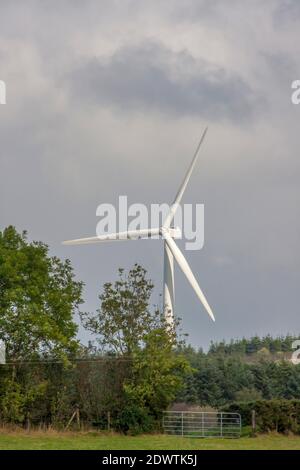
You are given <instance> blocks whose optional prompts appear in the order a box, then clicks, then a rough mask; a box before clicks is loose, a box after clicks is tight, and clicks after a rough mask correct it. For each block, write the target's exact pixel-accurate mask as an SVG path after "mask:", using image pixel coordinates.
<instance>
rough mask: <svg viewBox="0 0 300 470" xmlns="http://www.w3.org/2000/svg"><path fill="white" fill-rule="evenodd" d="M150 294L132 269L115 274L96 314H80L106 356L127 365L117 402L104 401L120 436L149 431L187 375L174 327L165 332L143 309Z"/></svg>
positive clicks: (138, 270) (157, 317)
mask: <svg viewBox="0 0 300 470" xmlns="http://www.w3.org/2000/svg"><path fill="white" fill-rule="evenodd" d="M152 289H153V284H152V282H151V281H150V280H149V279H147V277H146V270H145V269H144V268H142V267H141V266H139V265H137V264H135V265H134V266H133V268H132V269H131V270H129V272H128V273H124V270H123V269H119V277H118V280H117V281H116V282H115V283H114V284H112V283H106V284H105V285H104V291H103V293H102V294H101V295H100V296H99V299H100V301H101V305H100V309H99V310H98V311H97V314H96V315H91V314H84V315H82V321H83V324H84V326H85V327H86V328H88V329H89V330H90V331H92V332H93V333H94V334H97V340H98V342H99V344H100V347H101V348H102V350H104V351H106V357H107V355H110V356H111V357H112V358H115V359H118V360H120V361H124V362H126V364H127V371H126V372H127V373H126V375H124V376H123V382H122V392H123V394H122V397H120V396H118V397H116V399H115V401H114V400H113V399H111V401H110V411H111V412H112V417H113V419H114V422H115V423H116V425H117V427H118V428H119V429H122V430H124V431H131V432H137V431H146V430H150V427H151V426H152V425H153V423H154V422H155V420H157V418H158V417H159V416H160V414H161V412H162V411H163V410H165V409H166V408H167V407H168V406H169V405H170V403H171V402H172V401H173V400H174V398H175V396H176V393H177V392H178V390H179V388H180V387H181V386H182V385H183V376H184V374H185V373H186V371H187V370H190V369H189V366H188V362H187V360H186V359H185V358H184V357H183V355H182V354H180V353H178V352H177V349H178V347H179V346H182V343H181V341H179V339H178V337H177V335H176V332H175V328H174V329H172V328H170V327H168V326H167V324H166V322H165V319H164V317H163V316H162V315H161V313H160V312H159V311H158V310H155V309H151V308H150V307H149V303H150V297H151V293H152ZM177 326H178V322H177ZM120 398H121V400H120Z"/></svg>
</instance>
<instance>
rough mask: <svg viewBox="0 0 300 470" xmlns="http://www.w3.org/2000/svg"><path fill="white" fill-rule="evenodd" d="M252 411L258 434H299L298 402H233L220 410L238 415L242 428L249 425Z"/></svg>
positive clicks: (299, 410) (299, 415)
mask: <svg viewBox="0 0 300 470" xmlns="http://www.w3.org/2000/svg"><path fill="white" fill-rule="evenodd" d="M252 410H255V412H256V427H257V430H258V431H259V432H269V431H276V432H280V433H289V432H293V433H295V434H300V400H256V401H250V402H235V403H231V404H229V405H226V406H224V407H223V408H222V411H227V412H235V413H240V415H241V417H242V424H243V426H247V425H250V424H251V414H252Z"/></svg>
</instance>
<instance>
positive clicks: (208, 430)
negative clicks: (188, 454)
mask: <svg viewBox="0 0 300 470" xmlns="http://www.w3.org/2000/svg"><path fill="white" fill-rule="evenodd" d="M163 429H164V432H165V433H166V434H172V435H177V436H184V437H224V438H225V437H227V438H234V437H240V435H241V415H240V414H239V413H225V412H222V413H218V412H206V411H165V412H164V416H163Z"/></svg>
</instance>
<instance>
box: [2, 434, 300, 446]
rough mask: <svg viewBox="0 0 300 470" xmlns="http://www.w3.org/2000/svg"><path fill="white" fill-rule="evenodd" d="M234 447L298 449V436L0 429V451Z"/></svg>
mask: <svg viewBox="0 0 300 470" xmlns="http://www.w3.org/2000/svg"><path fill="white" fill-rule="evenodd" d="M12 449H16V450H21V449H35V450H46V449H50V450H55V449H57V450H63V449H65V450H67V449H70V450H84V449H86V450H135V449H141V450H163V449H166V450H196V449H200V450H209V449H215V450H230V449H233V450H237V449H240V450H242V449H253V450H254V449H261V450H268V449H270V450H271V449H274V450H275V449H281V450H285V449H286V450H296V449H300V436H282V435H277V434H267V435H262V436H258V437H254V438H253V437H242V438H240V439H192V438H181V437H173V436H166V435H159V434H156V435H143V436H122V435H119V434H101V433H95V432H89V433H83V432H82V433H71V432H69V433H58V432H54V431H52V432H45V433H44V432H35V431H32V432H29V433H25V432H20V431H16V432H6V431H0V450H12Z"/></svg>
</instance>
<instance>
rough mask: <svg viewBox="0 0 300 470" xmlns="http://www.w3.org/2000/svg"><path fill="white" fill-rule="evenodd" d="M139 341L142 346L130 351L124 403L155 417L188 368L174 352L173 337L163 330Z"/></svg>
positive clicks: (148, 334)
mask: <svg viewBox="0 0 300 470" xmlns="http://www.w3.org/2000/svg"><path fill="white" fill-rule="evenodd" d="M143 341H144V346H143V347H142V348H138V347H137V348H136V349H135V351H133V366H132V375H131V377H130V380H128V381H127V382H126V383H125V385H124V390H125V393H126V398H127V401H129V402H130V403H132V404H135V405H138V406H140V407H141V408H146V409H148V410H149V412H150V414H151V415H152V416H154V417H155V418H159V417H160V416H161V413H162V411H163V410H166V409H167V407H168V406H169V405H170V403H172V402H173V401H174V399H175V397H176V394H177V392H178V391H179V390H180V389H181V388H182V387H183V378H184V377H185V376H187V375H188V373H190V372H191V367H190V366H189V364H188V362H187V361H186V359H185V358H184V356H183V355H182V354H176V353H175V351H174V348H175V347H177V338H176V335H175V334H170V332H169V331H168V330H167V329H165V328H159V329H155V330H153V331H151V332H150V333H147V334H146V335H145V336H144V338H143Z"/></svg>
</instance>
